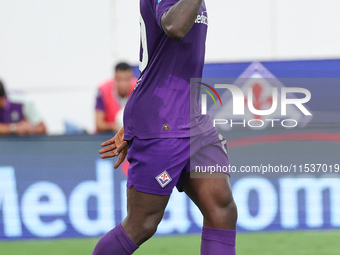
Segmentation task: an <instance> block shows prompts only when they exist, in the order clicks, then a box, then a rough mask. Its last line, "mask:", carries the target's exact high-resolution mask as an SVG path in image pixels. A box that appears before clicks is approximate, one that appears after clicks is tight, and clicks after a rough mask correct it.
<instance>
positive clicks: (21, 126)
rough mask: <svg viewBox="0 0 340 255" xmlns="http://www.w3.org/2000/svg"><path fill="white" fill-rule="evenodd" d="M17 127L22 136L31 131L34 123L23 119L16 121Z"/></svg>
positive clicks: (16, 131)
mask: <svg viewBox="0 0 340 255" xmlns="http://www.w3.org/2000/svg"><path fill="white" fill-rule="evenodd" d="M15 127H16V130H15V133H16V134H18V135H20V136H22V135H26V134H29V133H30V130H31V127H32V125H31V124H30V123H29V122H28V121H26V120H23V121H20V122H18V123H16V124H15Z"/></svg>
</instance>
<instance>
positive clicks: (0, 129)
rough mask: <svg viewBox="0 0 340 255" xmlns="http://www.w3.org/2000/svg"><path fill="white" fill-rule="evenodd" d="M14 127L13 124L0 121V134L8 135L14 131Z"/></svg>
mask: <svg viewBox="0 0 340 255" xmlns="http://www.w3.org/2000/svg"><path fill="white" fill-rule="evenodd" d="M15 129H16V127H15V124H3V123H0V135H9V134H12V133H14V130H15Z"/></svg>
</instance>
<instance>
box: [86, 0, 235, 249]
mask: <svg viewBox="0 0 340 255" xmlns="http://www.w3.org/2000/svg"><path fill="white" fill-rule="evenodd" d="M140 12H141V18H140V25H141V54H140V71H141V75H140V77H139V80H138V82H137V84H136V87H135V90H134V91H133V92H132V94H131V96H130V98H129V100H128V102H127V105H126V108H125V112H124V127H123V128H122V129H121V130H120V131H119V132H118V133H117V134H116V135H115V136H114V137H113V138H112V139H110V140H108V141H106V142H104V143H102V147H105V148H103V149H101V150H100V151H99V153H101V154H102V156H101V157H102V158H110V157H115V156H118V160H117V162H116V164H115V168H117V167H119V165H120V164H121V163H122V162H123V160H124V159H125V157H126V156H127V158H128V160H129V162H130V166H129V171H128V182H127V200H128V201H127V204H128V206H127V207H128V208H127V210H128V214H127V217H126V218H125V219H124V221H123V222H122V223H121V224H119V225H118V226H116V227H115V228H114V229H113V230H111V231H110V232H108V233H107V234H105V235H104V236H103V237H102V238H101V239H100V240H99V242H98V243H97V245H96V247H95V249H94V251H93V255H113V254H119V255H127V254H132V253H133V252H134V251H135V250H136V249H137V248H138V247H139V246H140V245H141V244H142V243H144V242H145V241H146V240H148V239H149V238H150V237H151V236H152V235H153V234H154V233H155V232H156V229H157V226H158V224H159V223H160V221H161V219H162V217H163V214H164V210H165V207H166V205H167V203H168V200H169V197H170V194H171V192H172V189H173V188H174V187H175V186H176V187H177V189H178V190H179V191H184V192H185V193H186V194H187V195H188V196H189V197H190V198H191V199H192V201H193V202H194V203H195V204H196V205H197V206H198V208H199V209H200V211H201V212H202V214H203V217H204V222H203V230H202V243H201V254H203V255H207V254H210V255H212V254H213V255H221V254H225V255H234V254H235V253H236V252H235V237H236V230H235V229H236V219H237V209H236V205H235V203H234V200H233V197H232V192H231V188H230V184H229V176H228V175H226V174H224V173H215V174H214V175H213V177H219V178H211V176H212V175H209V173H199V175H201V176H200V177H203V178H190V171H191V170H193V169H195V165H202V164H206V165H216V164H218V165H221V166H223V165H224V166H225V165H228V164H229V159H228V156H227V154H226V152H227V150H226V141H225V139H224V138H223V137H222V136H221V135H219V134H218V132H217V130H216V129H215V128H214V127H213V125H212V122H211V120H210V118H209V117H208V116H207V115H201V113H200V102H199V98H200V97H199V89H197V88H196V89H194V88H191V89H190V87H191V86H190V78H195V77H201V76H202V70H203V64H204V55H205V39H206V32H207V27H208V17H207V12H206V7H205V3H204V1H202V0H141V1H140ZM196 87H197V86H196ZM190 90H191V91H190ZM190 92H191V93H190ZM190 101H191V103H190ZM204 177H207V178H204ZM209 177H210V178H209Z"/></svg>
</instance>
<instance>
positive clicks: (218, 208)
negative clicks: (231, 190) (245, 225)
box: [204, 195, 237, 229]
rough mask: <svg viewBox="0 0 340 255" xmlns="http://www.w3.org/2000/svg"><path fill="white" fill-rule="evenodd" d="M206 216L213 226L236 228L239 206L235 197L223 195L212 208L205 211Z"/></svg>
mask: <svg viewBox="0 0 340 255" xmlns="http://www.w3.org/2000/svg"><path fill="white" fill-rule="evenodd" d="M204 218H205V220H206V221H208V222H209V225H211V226H213V227H216V228H230V229H234V228H235V227H236V221H237V207H236V204H235V202H234V199H233V197H232V196H231V195H230V196H223V198H219V199H217V200H215V203H214V204H212V205H211V206H210V209H209V210H207V211H206V212H205V213H204Z"/></svg>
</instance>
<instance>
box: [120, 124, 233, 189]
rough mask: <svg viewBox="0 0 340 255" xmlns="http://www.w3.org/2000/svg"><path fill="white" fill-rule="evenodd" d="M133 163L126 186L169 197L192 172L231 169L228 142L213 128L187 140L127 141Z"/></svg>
mask: <svg viewBox="0 0 340 255" xmlns="http://www.w3.org/2000/svg"><path fill="white" fill-rule="evenodd" d="M128 143H129V150H128V156H127V159H128V161H129V162H130V165H129V171H128V181H127V187H128V188H131V187H132V186H134V187H135V189H136V190H137V191H140V192H144V193H149V194H155V195H170V194H171V192H172V190H173V188H174V187H175V186H176V187H177V189H178V190H179V191H183V189H182V187H183V185H184V182H185V180H186V178H187V175H188V174H189V173H190V171H192V170H195V171H196V170H197V169H201V170H204V169H207V167H208V166H217V165H219V166H221V167H223V166H224V167H228V166H229V159H228V156H227V142H226V140H225V138H224V137H222V135H220V134H219V133H218V132H217V130H216V129H215V128H214V129H212V130H210V131H208V132H206V133H203V134H201V135H198V136H193V137H187V138H161V139H138V138H137V137H134V138H133V139H132V140H130V141H128Z"/></svg>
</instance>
